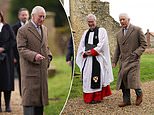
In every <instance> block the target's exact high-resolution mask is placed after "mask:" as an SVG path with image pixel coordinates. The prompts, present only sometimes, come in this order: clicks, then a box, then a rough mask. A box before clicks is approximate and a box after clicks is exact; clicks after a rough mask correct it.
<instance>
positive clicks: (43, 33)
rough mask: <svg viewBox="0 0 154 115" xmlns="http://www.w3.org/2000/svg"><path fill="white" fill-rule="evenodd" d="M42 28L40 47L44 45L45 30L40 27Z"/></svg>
mask: <svg viewBox="0 0 154 115" xmlns="http://www.w3.org/2000/svg"><path fill="white" fill-rule="evenodd" d="M41 28H42V36H41V37H42V43H41V47H42V46H43V45H44V43H45V33H46V30H45V28H44V27H43V26H42V27H41Z"/></svg>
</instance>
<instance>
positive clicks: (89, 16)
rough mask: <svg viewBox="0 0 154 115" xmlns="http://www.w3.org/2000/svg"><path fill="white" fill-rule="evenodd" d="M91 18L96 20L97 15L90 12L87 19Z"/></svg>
mask: <svg viewBox="0 0 154 115" xmlns="http://www.w3.org/2000/svg"><path fill="white" fill-rule="evenodd" d="M89 18H93V19H94V20H95V21H96V16H95V15H94V14H88V16H87V20H88V19H89Z"/></svg>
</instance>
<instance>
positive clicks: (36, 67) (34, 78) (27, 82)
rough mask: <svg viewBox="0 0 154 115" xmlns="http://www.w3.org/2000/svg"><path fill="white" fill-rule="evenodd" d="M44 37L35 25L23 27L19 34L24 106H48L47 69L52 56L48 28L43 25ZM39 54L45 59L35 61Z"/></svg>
mask: <svg viewBox="0 0 154 115" xmlns="http://www.w3.org/2000/svg"><path fill="white" fill-rule="evenodd" d="M42 33H43V37H42V36H41V35H40V34H39V33H38V31H37V30H36V28H35V26H34V24H33V23H32V22H31V21H29V22H28V24H26V25H25V26H23V27H21V28H20V29H19V30H18V33H17V48H18V51H19V56H20V67H21V89H22V104H23V105H24V106H42V105H43V106H44V105H46V104H48V84H47V77H48V75H47V68H48V64H49V58H48V55H51V53H50V51H49V49H48V45H47V28H46V27H45V26H43V25H42ZM37 53H39V54H41V55H43V56H44V57H45V59H43V60H42V61H35V60H34V57H35V55H36V54H37Z"/></svg>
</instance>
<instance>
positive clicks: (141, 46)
mask: <svg viewBox="0 0 154 115" xmlns="http://www.w3.org/2000/svg"><path fill="white" fill-rule="evenodd" d="M138 34H139V36H138V41H139V47H138V48H137V49H136V50H135V51H134V53H135V54H136V55H137V56H139V57H140V56H141V55H142V53H143V52H144V51H145V49H146V47H147V43H146V40H145V36H144V33H143V32H142V30H141V28H139V30H138ZM135 54H134V55H135Z"/></svg>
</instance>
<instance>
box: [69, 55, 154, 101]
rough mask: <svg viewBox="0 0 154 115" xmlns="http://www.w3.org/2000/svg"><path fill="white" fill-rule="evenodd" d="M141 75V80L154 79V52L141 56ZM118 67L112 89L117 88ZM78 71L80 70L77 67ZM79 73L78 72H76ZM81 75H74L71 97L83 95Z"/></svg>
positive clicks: (114, 73)
mask: <svg viewBox="0 0 154 115" xmlns="http://www.w3.org/2000/svg"><path fill="white" fill-rule="evenodd" d="M140 68H141V69H140V71H141V73H140V75H141V81H142V82H146V81H151V80H154V54H144V55H142V57H141V64H140ZM118 69H119V68H118V67H116V68H113V75H114V82H112V83H111V89H112V90H114V89H115V88H116V82H117V76H118ZM76 71H79V70H78V68H76ZM76 73H78V72H76ZM80 76H81V75H77V76H75V77H74V80H73V85H72V90H71V93H70V98H75V97H81V96H82V83H81V77H80Z"/></svg>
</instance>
